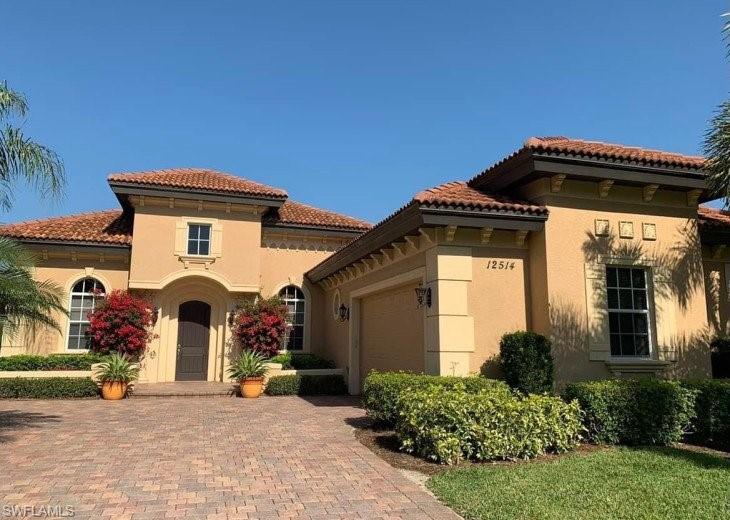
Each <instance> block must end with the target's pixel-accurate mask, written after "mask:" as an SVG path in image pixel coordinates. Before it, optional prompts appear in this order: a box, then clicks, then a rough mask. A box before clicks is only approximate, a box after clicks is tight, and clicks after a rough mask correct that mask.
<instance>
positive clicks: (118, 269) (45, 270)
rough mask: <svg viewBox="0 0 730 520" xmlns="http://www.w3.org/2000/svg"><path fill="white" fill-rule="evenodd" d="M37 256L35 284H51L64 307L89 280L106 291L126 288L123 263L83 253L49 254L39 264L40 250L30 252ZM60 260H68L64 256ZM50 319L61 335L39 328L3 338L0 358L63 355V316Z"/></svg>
mask: <svg viewBox="0 0 730 520" xmlns="http://www.w3.org/2000/svg"><path fill="white" fill-rule="evenodd" d="M31 249H32V250H33V251H34V252H35V253H36V254H37V256H38V258H39V260H38V264H37V266H36V268H35V278H36V280H39V281H50V282H53V283H55V284H56V285H57V286H58V287H59V288H60V289H61V291H62V293H63V298H62V301H63V302H64V305H68V304H69V299H70V296H69V294H70V291H71V288H72V287H73V286H74V284H75V283H76V282H77V281H79V280H81V279H82V278H85V277H87V276H91V277H94V278H97V279H98V280H99V281H101V282H102V283H103V284H104V287H105V288H106V290H107V291H112V290H114V289H126V288H127V266H126V263H125V262H124V261H119V260H110V259H105V260H104V261H103V262H101V261H100V260H99V256H98V255H93V257H92V255H85V254H84V253H83V249H80V252H79V253H78V254H77V255H75V256H76V260H72V259H71V258H53V252H51V253H48V254H47V256H49V258H48V259H46V260H43V259H42V257H43V253H42V252H41V249H40V248H35V247H32V248H31ZM63 256H70V255H68V254H66V253H64V254H63ZM54 318H55V319H56V321H57V322H58V324H59V327H60V329H61V331H62V332H58V331H56V330H54V329H51V328H45V327H44V328H39V329H37V330H36V331H31V330H25V331H19V332H18V333H17V334H15V335H13V336H8V335H7V334H5V335H3V338H2V348H0V355H2V356H9V355H13V354H24V353H33V354H48V353H55V352H65V351H66V335H67V333H68V318H67V317H66V316H64V315H63V314H60V313H58V314H55V315H54Z"/></svg>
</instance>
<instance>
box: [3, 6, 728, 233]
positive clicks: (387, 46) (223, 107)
mask: <svg viewBox="0 0 730 520" xmlns="http://www.w3.org/2000/svg"><path fill="white" fill-rule="evenodd" d="M728 10H730V6H728V4H727V2H726V1H719V0H704V1H703V2H697V1H696V0H685V1H671V0H645V1H641V2H636V1H635V0H620V1H613V2H610V3H606V2H586V1H585V0H574V1H559V0H555V1H553V2H541V1H540V2H538V1H534V2H530V1H521V2H504V1H499V2H497V1H481V2H426V1H418V2H416V1H401V2H392V1H387V2H386V1H369V2H352V1H331V2H301V1H292V2H281V1H269V2H256V3H254V2H237V1H230V2H221V1H209V2H203V1H200V2H184V1H176V2H159V1H158V2H151V1H145V2H131V1H127V2H60V1H48V2H35V1H25V2H8V3H5V4H4V5H3V18H4V19H5V23H3V29H2V33H1V34H0V40H1V41H2V42H3V51H2V53H0V79H6V80H7V81H8V82H9V84H10V85H11V86H12V87H14V88H16V89H17V90H20V91H22V92H24V93H25V94H26V95H27V97H28V99H29V101H30V104H31V112H30V115H29V117H28V118H27V120H26V121H25V123H24V127H25V130H26V131H27V132H28V133H30V134H31V135H33V136H34V137H35V138H36V139H37V140H40V141H41V142H43V143H44V144H47V145H48V146H50V147H51V148H53V149H54V150H56V151H57V152H58V153H59V154H60V155H61V156H62V158H63V159H64V162H65V164H66V168H67V171H68V175H69V186H68V193H67V195H66V197H65V199H64V200H63V201H61V202H60V203H55V204H51V203H49V202H48V201H43V200H39V198H38V197H37V196H36V195H35V194H34V193H32V192H30V191H28V190H27V189H24V188H21V189H20V190H18V194H17V198H16V205H15V207H14V209H13V210H12V211H10V212H9V213H7V214H4V215H3V214H0V221H5V222H9V221H17V220H21V219H28V218H39V217H45V216H51V215H59V214H64V213H75V212H79V211H88V210H94V209H105V208H112V207H116V206H117V202H116V199H115V198H114V196H113V195H112V193H111V191H110V190H109V188H108V186H107V184H106V176H107V175H108V174H109V173H111V172H117V171H136V170H143V169H155V168H163V167H174V166H205V167H211V168H216V169H220V170H224V171H229V172H232V173H235V174H238V175H241V176H244V177H247V178H250V179H254V180H258V181H260V182H264V183H267V184H271V185H274V186H279V187H282V188H285V189H287V191H288V192H289V194H290V197H291V198H293V199H295V200H300V201H302V202H307V203H310V204H314V205H317V206H320V207H324V208H329V209H333V210H336V211H340V212H344V213H347V214H351V215H354V216H358V217H362V218H365V219H368V220H371V221H377V220H379V219H381V218H382V217H384V216H385V215H387V214H388V213H390V212H392V211H393V210H394V209H396V208H397V207H399V206H400V205H402V204H403V203H404V202H406V201H407V200H409V199H410V197H411V196H412V195H413V194H414V193H415V192H416V191H418V190H420V189H423V188H426V187H429V186H433V185H436V184H439V183H441V182H444V181H449V180H455V179H467V178H469V177H471V176H472V175H473V174H474V173H476V172H477V171H478V170H481V169H483V168H485V167H487V166H488V165H490V164H491V163H493V162H495V161H496V160H498V159H499V158H501V157H502V156H503V155H505V154H507V153H509V152H511V151H513V150H514V149H516V148H518V147H519V146H520V144H521V143H522V142H523V141H524V139H525V138H527V137H528V136H530V135H567V136H571V137H581V138H587V139H597V140H606V141H613V142H620V143H626V144H635V145H641V146H646V147H652V148H661V149H666V150H671V151H678V152H685V153H698V152H699V151H700V146H701V141H702V135H703V133H704V131H705V129H706V125H707V120H708V118H709V117H710V116H711V114H712V112H713V110H714V107H715V106H716V105H717V104H718V103H720V102H721V101H722V100H723V99H724V98H725V97H726V96H727V95H728V90H729V89H728V88H727V86H728V70H729V67H728V62H727V61H726V60H725V56H724V54H725V52H724V47H723V43H722V39H721V34H720V32H721V27H722V20H721V18H720V15H721V14H722V13H723V12H725V11H728Z"/></svg>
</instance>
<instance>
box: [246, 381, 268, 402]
mask: <svg viewBox="0 0 730 520" xmlns="http://www.w3.org/2000/svg"><path fill="white" fill-rule="evenodd" d="M263 389H264V378H263V377H247V378H246V379H242V380H241V395H242V396H243V397H246V398H249V399H251V398H255V397H258V396H260V395H261V392H262V391H263Z"/></svg>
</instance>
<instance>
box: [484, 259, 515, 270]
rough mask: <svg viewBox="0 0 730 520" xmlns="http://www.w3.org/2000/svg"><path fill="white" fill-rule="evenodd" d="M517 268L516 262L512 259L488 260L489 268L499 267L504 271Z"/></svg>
mask: <svg viewBox="0 0 730 520" xmlns="http://www.w3.org/2000/svg"><path fill="white" fill-rule="evenodd" d="M514 268H515V263H514V262H513V261H511V260H488V261H487V269H498V270H502V271H506V270H507V269H509V270H510V271H511V270H512V269H514Z"/></svg>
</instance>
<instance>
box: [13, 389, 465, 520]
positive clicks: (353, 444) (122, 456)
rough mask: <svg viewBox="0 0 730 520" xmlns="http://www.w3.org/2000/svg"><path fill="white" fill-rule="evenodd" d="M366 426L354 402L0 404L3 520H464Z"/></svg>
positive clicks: (189, 400)
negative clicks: (360, 433) (48, 512)
mask: <svg viewBox="0 0 730 520" xmlns="http://www.w3.org/2000/svg"><path fill="white" fill-rule="evenodd" d="M362 416H363V412H362V411H361V410H360V409H358V408H357V407H356V406H355V401H353V400H351V399H349V398H318V399H316V400H315V399H313V400H311V401H307V400H304V399H300V398H296V397H278V398H276V397H263V398H261V399H258V400H243V399H239V398H226V397H218V398H210V397H209V398H168V399H131V400H125V401H120V402H105V401H101V400H82V401H0V517H2V516H3V515H5V516H8V513H9V512H12V510H11V509H9V507H11V506H20V507H21V508H26V509H25V511H26V513H27V512H29V511H36V512H39V511H40V512H42V509H38V508H44V507H45V508H48V507H50V506H57V505H61V506H71V507H73V508H74V510H75V516H76V518H115V519H117V518H134V519H137V518H140V519H141V518H176V517H188V518H245V519H254V518H260V519H263V518H311V519H315V518H316V519H325V518H426V519H428V518H434V519H451V518H457V517H456V515H454V513H453V512H451V510H449V509H447V508H446V507H444V506H442V505H441V504H440V503H439V502H438V501H437V500H436V499H435V498H433V497H432V496H430V495H429V494H428V493H426V492H425V491H423V490H422V489H421V488H420V487H419V486H418V485H417V484H415V483H413V482H411V481H409V480H408V479H406V478H405V477H404V476H403V475H402V474H401V473H400V472H399V471H398V470H396V469H394V468H392V467H391V466H389V465H388V464H387V463H386V462H384V461H383V460H381V459H380V458H378V457H377V456H375V455H374V454H373V453H372V452H370V451H369V450H368V449H367V448H365V447H364V446H362V445H361V444H360V443H359V442H358V441H357V440H356V439H355V438H354V435H353V432H352V426H351V424H353V421H357V420H358V419H360V418H361V417H362ZM30 507H35V508H36V509H35V510H31V509H30ZM15 511H16V513H17V512H18V511H19V510H18V509H16V510H15Z"/></svg>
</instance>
